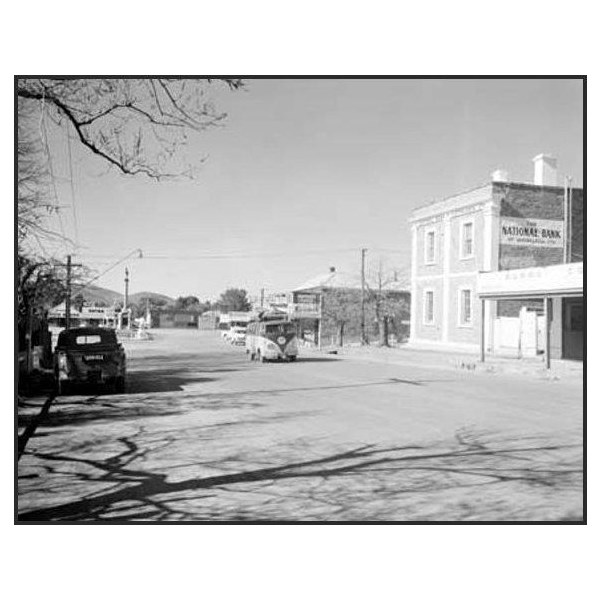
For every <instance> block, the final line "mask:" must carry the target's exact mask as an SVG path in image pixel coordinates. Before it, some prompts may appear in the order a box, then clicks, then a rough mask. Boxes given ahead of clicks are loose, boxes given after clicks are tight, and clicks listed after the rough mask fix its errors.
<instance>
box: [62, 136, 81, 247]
mask: <svg viewBox="0 0 600 600" xmlns="http://www.w3.org/2000/svg"><path fill="white" fill-rule="evenodd" d="M65 132H66V134H67V149H68V155H69V181H70V183H71V206H72V208H73V229H74V230H75V244H76V245H77V246H79V225H78V223H77V208H76V206H75V186H74V184H73V157H72V154H71V136H70V135H69V130H68V129H65Z"/></svg>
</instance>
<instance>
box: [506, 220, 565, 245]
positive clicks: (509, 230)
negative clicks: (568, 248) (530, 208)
mask: <svg viewBox="0 0 600 600" xmlns="http://www.w3.org/2000/svg"><path fill="white" fill-rule="evenodd" d="M500 243H501V244H505V245H508V246H538V247H542V248H562V247H563V222H562V221H549V220H545V219H513V218H503V219H502V220H501V222H500Z"/></svg>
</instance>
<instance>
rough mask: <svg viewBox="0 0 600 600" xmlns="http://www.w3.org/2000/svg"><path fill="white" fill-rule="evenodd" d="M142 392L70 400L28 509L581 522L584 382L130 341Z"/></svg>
mask: <svg viewBox="0 0 600 600" xmlns="http://www.w3.org/2000/svg"><path fill="white" fill-rule="evenodd" d="M127 353H128V364H129V383H128V389H127V392H126V393H125V394H121V395H100V394H99V393H98V392H97V391H96V390H92V391H87V392H86V393H83V394H81V392H80V395H73V396H64V397H59V398H57V399H56V400H55V402H54V403H53V405H52V407H51V409H50V411H49V414H48V416H47V418H46V419H45V420H44V421H43V422H42V423H40V425H39V426H38V428H37V430H36V432H35V435H34V436H33V437H32V438H31V439H30V440H29V442H28V445H27V448H26V450H25V453H24V455H23V456H22V458H21V459H20V461H19V465H18V477H19V479H18V485H19V490H18V492H19V494H18V510H19V520H34V521H47V520H106V521H111V520H149V521H157V520H184V521H192V520H194V521H196V520H235V521H246V520H302V521H357V520H368V521H380V520H394V521H411V520H428V521H429V520H565V519H569V520H571V519H572V520H578V519H581V518H582V510H583V509H582V498H583V496H582V384H581V382H561V381H551V380H541V379H535V378H525V377H518V376H508V375H501V374H486V373H478V374H473V373H470V372H465V371H461V370H457V369H454V370H452V369H446V370H440V369H437V370H435V369H429V368H427V365H425V364H424V365H423V366H422V367H414V366H403V365H401V364H384V363H377V362H366V361H361V360H354V359H352V358H348V357H343V358H339V357H336V356H328V355H325V356H323V355H319V354H317V353H305V354H304V355H303V356H301V358H300V360H299V361H298V362H296V363H289V364H285V363H273V364H257V363H251V362H249V361H248V360H247V358H246V355H245V353H244V350H243V348H239V347H231V346H229V345H227V344H225V343H224V342H223V341H222V340H221V339H220V338H219V337H218V335H217V334H216V333H215V332H199V331H195V330H194V331H185V330H157V331H156V337H155V339H154V340H153V341H150V342H141V341H140V342H130V343H128V345H127Z"/></svg>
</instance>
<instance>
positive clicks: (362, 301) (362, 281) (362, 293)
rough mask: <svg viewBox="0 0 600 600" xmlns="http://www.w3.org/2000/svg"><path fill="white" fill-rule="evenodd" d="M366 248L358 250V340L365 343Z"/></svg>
mask: <svg viewBox="0 0 600 600" xmlns="http://www.w3.org/2000/svg"><path fill="white" fill-rule="evenodd" d="M366 254H367V249H366V248H362V249H361V251H360V341H361V344H363V345H364V344H366V343H367V337H366V335H365V255H366Z"/></svg>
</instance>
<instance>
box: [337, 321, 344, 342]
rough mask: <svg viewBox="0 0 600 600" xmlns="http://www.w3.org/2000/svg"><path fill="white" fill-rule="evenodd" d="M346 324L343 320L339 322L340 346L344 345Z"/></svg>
mask: <svg viewBox="0 0 600 600" xmlns="http://www.w3.org/2000/svg"><path fill="white" fill-rule="evenodd" d="M344 325H345V323H344V322H343V321H342V322H341V323H339V324H338V346H339V347H340V348H342V347H343V346H344Z"/></svg>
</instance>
